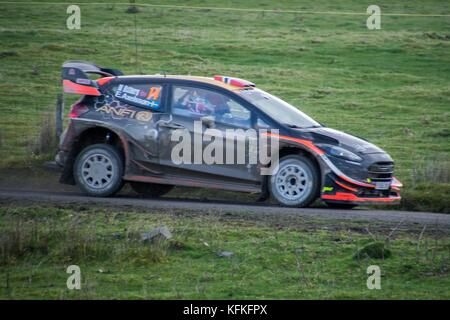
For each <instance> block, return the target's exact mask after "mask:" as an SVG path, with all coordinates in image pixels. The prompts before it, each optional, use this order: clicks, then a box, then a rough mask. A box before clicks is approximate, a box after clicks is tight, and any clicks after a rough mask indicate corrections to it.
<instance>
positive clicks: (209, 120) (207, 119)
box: [200, 116, 215, 128]
mask: <svg viewBox="0 0 450 320" xmlns="http://www.w3.org/2000/svg"><path fill="white" fill-rule="evenodd" d="M200 121H201V122H202V123H203V124H204V125H205V126H206V127H207V128H214V126H215V119H214V117H213V116H204V117H201V118H200Z"/></svg>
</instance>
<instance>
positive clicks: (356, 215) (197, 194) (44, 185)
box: [0, 168, 450, 230]
mask: <svg viewBox="0 0 450 320" xmlns="http://www.w3.org/2000/svg"><path fill="white" fill-rule="evenodd" d="M58 178H59V173H57V172H52V171H47V170H43V169H41V168H25V169H14V170H0V201H1V203H0V205H5V204H7V203H24V202H37V203H54V204H60V205H61V204H68V205H71V204H73V205H77V204H80V205H81V204H83V205H84V204H96V205H101V206H107V207H111V208H120V209H123V210H129V209H130V208H133V207H134V208H144V209H185V210H190V211H197V212H211V211H214V212H221V213H225V212H227V213H228V212H230V213H236V214H241V215H242V214H248V215H249V217H248V218H249V219H254V218H255V217H256V216H258V218H261V219H264V218H268V216H270V217H271V218H270V219H271V220H281V217H280V215H282V217H283V220H289V221H291V220H293V219H290V217H304V218H318V219H328V220H330V221H331V220H335V221H336V220H340V221H349V222H350V221H368V222H389V223H390V224H395V223H399V222H401V221H402V222H403V223H409V224H419V225H424V224H427V225H430V226H431V225H434V226H437V227H439V228H445V229H449V230H450V215H447V214H439V213H429V212H408V211H396V210H371V209H366V208H361V209H353V210H337V209H327V208H302V209H300V208H285V207H280V206H277V205H273V204H270V203H266V202H265V203H256V202H255V200H256V199H257V195H247V194H240V193H236V192H232V193H230V192H226V191H218V192H211V191H210V190H206V191H207V192H206V194H207V197H206V198H205V196H204V195H205V192H204V191H202V190H199V189H192V188H187V189H185V190H184V189H183V188H179V189H178V190H175V192H171V193H169V194H168V196H167V197H163V198H161V199H142V198H138V197H136V195H135V194H134V193H133V192H132V191H130V190H129V189H127V188H125V189H124V190H123V191H122V192H121V193H120V194H119V195H118V196H116V197H113V198H92V197H87V196H84V195H83V194H81V193H80V192H79V191H78V189H77V188H76V187H74V186H67V185H61V184H59V183H58ZM176 189H177V188H176ZM263 217H264V218H263ZM277 217H278V218H277ZM289 221H287V223H289Z"/></svg>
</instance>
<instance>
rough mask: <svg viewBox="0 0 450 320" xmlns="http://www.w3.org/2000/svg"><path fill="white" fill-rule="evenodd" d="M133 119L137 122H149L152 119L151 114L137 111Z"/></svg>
mask: <svg viewBox="0 0 450 320" xmlns="http://www.w3.org/2000/svg"><path fill="white" fill-rule="evenodd" d="M135 118H136V120H139V121H150V120H151V119H152V113H151V112H148V111H139V112H138V113H136V117H135Z"/></svg>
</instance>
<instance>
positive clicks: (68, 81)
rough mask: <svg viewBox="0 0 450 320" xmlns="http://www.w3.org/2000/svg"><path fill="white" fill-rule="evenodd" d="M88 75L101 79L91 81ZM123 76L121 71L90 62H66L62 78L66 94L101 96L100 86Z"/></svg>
mask: <svg viewBox="0 0 450 320" xmlns="http://www.w3.org/2000/svg"><path fill="white" fill-rule="evenodd" d="M88 74H96V75H99V76H101V78H100V79H97V80H91V79H89V76H88ZM121 75H123V73H122V71H120V70H116V69H110V68H101V67H99V66H97V65H95V64H93V63H90V62H85V61H66V62H64V64H63V66H62V73H61V78H62V82H63V87H64V92H67V93H76V94H85V95H90V96H100V95H101V93H100V91H99V86H101V85H103V84H104V83H106V82H107V80H110V79H112V78H113V77H117V76H121Z"/></svg>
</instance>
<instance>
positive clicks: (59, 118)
mask: <svg viewBox="0 0 450 320" xmlns="http://www.w3.org/2000/svg"><path fill="white" fill-rule="evenodd" d="M63 110H64V100H63V95H62V93H58V95H57V96H56V112H55V116H56V119H55V127H56V139H57V140H59V137H60V136H61V134H62V131H63Z"/></svg>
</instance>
